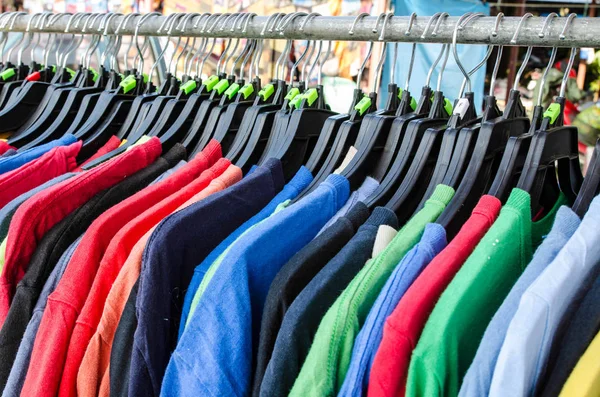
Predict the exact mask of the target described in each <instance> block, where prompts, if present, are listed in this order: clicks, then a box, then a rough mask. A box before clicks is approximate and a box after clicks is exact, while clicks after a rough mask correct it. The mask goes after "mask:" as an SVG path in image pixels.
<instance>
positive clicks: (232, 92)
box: [225, 83, 240, 99]
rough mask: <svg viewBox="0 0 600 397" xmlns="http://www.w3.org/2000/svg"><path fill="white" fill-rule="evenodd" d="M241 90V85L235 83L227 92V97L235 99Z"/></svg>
mask: <svg viewBox="0 0 600 397" xmlns="http://www.w3.org/2000/svg"><path fill="white" fill-rule="evenodd" d="M239 90H240V85H239V84H238V83H233V84H232V85H230V86H229V88H228V89H227V90H226V91H225V96H226V97H227V98H229V99H233V97H234V96H235V94H237V93H238V91H239Z"/></svg>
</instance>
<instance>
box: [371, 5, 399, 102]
mask: <svg viewBox="0 0 600 397" xmlns="http://www.w3.org/2000/svg"><path fill="white" fill-rule="evenodd" d="M380 16H381V15H380ZM393 16H394V13H393V12H389V13H387V14H385V16H384V17H383V18H384V19H383V27H382V28H381V34H380V35H379V39H378V40H379V41H383V45H382V46H381V54H380V55H379V63H378V64H377V68H375V81H374V84H375V85H374V86H373V92H377V90H378V89H379V84H381V70H382V68H383V64H384V62H385V58H386V55H387V54H386V52H385V49H386V47H387V42H385V41H384V40H385V30H386V28H387V25H388V23H389V21H390V19H392V17H393ZM377 19H378V20H379V18H377ZM375 24H376V25H377V22H376V23H375ZM373 33H377V32H376V31H374V32H373Z"/></svg>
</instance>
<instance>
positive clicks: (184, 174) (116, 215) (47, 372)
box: [21, 138, 221, 396]
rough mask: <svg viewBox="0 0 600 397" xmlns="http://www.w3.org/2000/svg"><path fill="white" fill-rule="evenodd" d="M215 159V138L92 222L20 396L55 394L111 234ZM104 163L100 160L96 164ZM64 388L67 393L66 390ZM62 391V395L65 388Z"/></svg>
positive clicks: (53, 301) (41, 332)
mask: <svg viewBox="0 0 600 397" xmlns="http://www.w3.org/2000/svg"><path fill="white" fill-rule="evenodd" d="M154 139H156V141H154ZM153 141H154V142H157V143H158V144H159V145H160V143H159V141H158V139H157V138H153ZM146 144H147V143H146ZM146 144H144V145H142V146H145V145H146ZM132 150H135V148H134V149H132ZM128 153H129V152H126V153H124V154H123V155H122V156H125V155H127V154H128ZM122 156H119V157H117V158H116V159H119V158H121V157H122ZM219 157H221V147H220V145H219V144H218V143H217V142H216V141H214V142H211V145H210V148H208V147H207V149H205V150H204V151H202V153H201V154H200V155H198V156H197V157H196V158H194V160H192V161H190V162H189V163H188V164H187V165H186V166H184V167H182V168H181V169H179V170H178V171H177V172H175V173H174V174H173V175H171V176H170V177H169V178H167V179H165V180H163V181H161V182H159V183H157V184H154V185H151V186H148V187H147V188H145V189H143V190H141V191H139V192H138V193H136V194H134V195H132V196H131V197H129V198H128V199H126V200H124V201H122V202H121V203H119V204H118V205H115V206H114V207H112V208H111V209H109V210H108V211H106V212H104V213H103V214H102V215H101V216H100V217H98V218H97V219H96V220H95V221H94V222H93V223H92V225H91V226H90V227H89V228H88V230H87V231H86V233H85V234H84V236H83V238H82V239H81V241H80V243H79V245H78V247H77V249H76V250H75V252H74V253H73V256H72V257H71V260H70V261H69V264H68V265H67V268H66V269H65V273H64V274H63V276H62V278H61V279H60V282H59V283H58V285H57V287H56V289H55V290H54V292H52V294H50V296H49V297H48V302H47V305H46V309H45V310H44V314H43V316H42V320H41V323H40V326H39V329H38V332H37V336H36V339H35V343H34V346H33V351H32V355H31V364H30V366H29V369H28V372H27V377H26V378H25V383H24V385H23V389H22V391H21V393H22V395H24V396H55V395H56V394H57V393H58V392H59V384H60V381H61V376H62V372H63V367H64V366H65V361H66V356H67V349H68V346H69V343H70V340H71V339H72V338H73V336H72V332H73V328H74V326H75V321H76V320H77V316H78V315H79V313H80V311H81V309H82V308H83V305H84V303H85V300H86V298H87V296H88V293H89V291H90V289H91V287H92V283H93V282H94V278H95V276H96V272H97V270H98V266H99V265H100V260H101V259H102V256H103V255H104V252H105V250H106V248H107V247H108V245H109V243H110V241H111V239H112V238H113V237H114V235H115V234H116V233H117V232H118V231H119V230H120V229H121V228H122V227H123V226H124V225H125V224H127V223H128V222H130V221H131V220H132V219H134V218H135V217H136V216H138V215H139V214H140V213H142V212H144V211H145V210H146V209H148V208H150V207H151V206H152V205H154V204H155V203H156V202H158V201H160V200H162V199H164V198H165V197H167V196H169V195H170V194H172V193H173V192H176V191H177V190H178V189H180V188H182V187H183V186H185V185H186V184H187V183H189V182H190V180H193V177H192V178H190V175H193V176H196V175H198V174H200V173H201V172H202V171H204V170H205V169H206V168H207V167H208V166H210V165H211V164H212V163H214V162H215V161H216V159H217V158H219ZM111 161H114V160H111ZM102 166H103V164H102V165H100V166H98V168H99V167H102ZM96 169H97V168H94V169H93V170H91V171H94V170H96ZM91 171H90V172H91ZM179 178H183V180H184V182H180V181H179ZM75 375H76V374H75ZM73 382H75V380H73ZM64 391H65V392H67V394H68V391H69V388H67V389H66V390H64ZM60 393H63V389H61V390H60Z"/></svg>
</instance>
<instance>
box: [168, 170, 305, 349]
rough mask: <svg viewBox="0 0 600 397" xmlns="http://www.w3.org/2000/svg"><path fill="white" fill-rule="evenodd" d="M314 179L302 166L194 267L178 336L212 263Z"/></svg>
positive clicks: (181, 332)
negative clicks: (257, 211) (257, 210)
mask: <svg viewBox="0 0 600 397" xmlns="http://www.w3.org/2000/svg"><path fill="white" fill-rule="evenodd" d="M249 175H250V172H249V173H248V174H246V177H248V176H249ZM312 180H313V176H312V174H311V173H310V171H309V170H308V168H306V167H304V166H302V167H300V170H299V171H298V172H297V173H296V175H295V176H294V177H293V178H292V180H291V181H289V182H288V183H287V184H286V185H285V187H284V188H283V189H282V190H281V192H279V193H278V194H277V196H275V198H273V200H271V201H270V202H269V204H267V206H266V207H265V208H263V209H262V210H261V211H260V212H259V213H258V214H256V215H254V216H253V217H252V218H250V219H248V220H247V221H246V222H244V224H243V225H242V226H240V227H238V228H237V229H236V230H235V231H234V232H233V233H231V234H230V235H229V236H227V238H226V239H225V240H223V241H222V242H221V244H219V245H217V247H216V248H215V249H214V250H212V252H211V253H210V254H208V256H207V257H206V259H204V260H203V261H202V263H201V264H199V265H198V266H196V268H195V269H194V276H193V277H192V281H191V282H190V285H189V286H188V288H187V292H186V293H185V300H184V301H183V310H182V313H181V323H180V324H179V334H178V337H179V338H181V335H182V334H183V330H184V329H185V325H186V323H187V321H188V316H189V313H190V308H191V306H192V301H193V300H194V295H196V291H198V287H199V286H200V284H201V283H202V279H203V278H204V275H205V274H206V272H207V271H208V268H209V267H210V265H211V264H212V263H213V262H214V261H215V260H216V259H217V258H218V257H219V256H220V255H221V254H222V253H223V252H225V250H226V249H227V248H228V247H229V246H230V245H231V244H233V242H234V241H235V240H237V239H238V237H240V236H241V235H242V234H244V232H245V231H246V230H248V229H250V228H251V227H252V226H254V225H256V224H257V223H259V222H261V221H262V220H264V219H266V218H268V217H269V216H270V215H271V214H272V213H273V211H275V208H277V206H278V205H279V204H281V203H283V202H284V201H286V200H293V199H294V198H296V196H298V194H300V192H301V191H303V190H304V189H305V188H306V187H307V186H308V185H309V184H310V183H311V182H312Z"/></svg>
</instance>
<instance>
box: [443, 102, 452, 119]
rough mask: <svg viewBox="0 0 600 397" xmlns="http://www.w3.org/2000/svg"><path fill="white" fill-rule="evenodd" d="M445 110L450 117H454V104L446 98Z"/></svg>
mask: <svg viewBox="0 0 600 397" xmlns="http://www.w3.org/2000/svg"><path fill="white" fill-rule="evenodd" d="M444 109H445V110H446V113H448V115H449V116H451V115H452V102H450V100H449V99H448V98H444Z"/></svg>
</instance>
